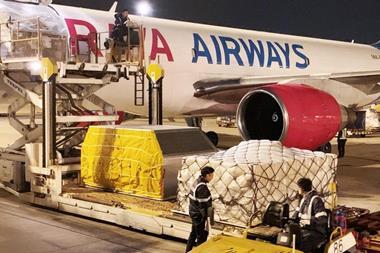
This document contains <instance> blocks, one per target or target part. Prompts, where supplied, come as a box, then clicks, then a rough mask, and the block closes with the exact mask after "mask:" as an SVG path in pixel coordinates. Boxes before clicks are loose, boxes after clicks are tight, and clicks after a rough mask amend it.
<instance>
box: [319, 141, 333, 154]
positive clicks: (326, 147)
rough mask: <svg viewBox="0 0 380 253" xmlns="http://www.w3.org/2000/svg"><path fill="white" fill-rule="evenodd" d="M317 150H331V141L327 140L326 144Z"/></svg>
mask: <svg viewBox="0 0 380 253" xmlns="http://www.w3.org/2000/svg"><path fill="white" fill-rule="evenodd" d="M317 151H321V152H323V153H331V151H332V147H331V143H330V142H327V143H326V144H324V145H322V146H320V147H319V148H318V149H317Z"/></svg>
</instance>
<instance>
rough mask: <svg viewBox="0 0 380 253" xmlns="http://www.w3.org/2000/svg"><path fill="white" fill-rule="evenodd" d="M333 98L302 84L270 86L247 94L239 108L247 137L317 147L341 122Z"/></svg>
mask: <svg viewBox="0 0 380 253" xmlns="http://www.w3.org/2000/svg"><path fill="white" fill-rule="evenodd" d="M342 118H343V116H342V112H341V107H340V105H339V104H338V103H337V101H336V100H335V98H334V97H332V96H331V95H330V94H328V93H326V92H323V91H321V90H317V89H314V88H312V87H310V86H307V85H302V84H286V85H278V84H274V85H268V86H265V87H263V88H261V89H257V90H254V91H252V92H250V93H248V94H246V95H245V96H244V97H243V99H242V100H241V102H240V104H239V107H238V110H237V123H238V128H239V131H240V133H241V135H242V136H243V138H244V139H246V140H249V139H269V140H279V141H281V142H282V143H283V144H284V145H285V146H287V147H297V148H302V149H310V150H315V149H317V148H318V147H320V146H321V145H323V144H325V143H327V142H328V141H330V140H331V139H332V138H333V137H334V136H335V134H336V133H337V131H339V129H340V127H341V125H342V122H343V120H342Z"/></svg>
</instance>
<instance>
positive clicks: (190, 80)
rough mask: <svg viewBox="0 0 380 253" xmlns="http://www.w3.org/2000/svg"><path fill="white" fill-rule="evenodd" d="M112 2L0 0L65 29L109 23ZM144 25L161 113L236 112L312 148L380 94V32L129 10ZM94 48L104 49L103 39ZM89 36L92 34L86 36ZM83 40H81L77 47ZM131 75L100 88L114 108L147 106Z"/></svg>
mask: <svg viewBox="0 0 380 253" xmlns="http://www.w3.org/2000/svg"><path fill="white" fill-rule="evenodd" d="M114 7H115V6H113V8H111V10H110V11H99V10H92V9H84V8H77V7H70V6H63V5H55V4H50V5H41V4H40V5H38V4H36V5H35V4H25V3H18V2H14V1H4V0H1V1H0V17H1V19H2V20H1V21H2V22H3V21H4V20H7V19H9V17H11V19H18V18H25V17H33V16H39V17H40V18H41V19H42V21H43V22H45V24H48V27H47V28H48V29H51V30H54V31H56V32H61V33H62V34H63V35H65V36H67V38H69V39H70V38H75V37H79V36H80V37H81V38H87V37H88V38H90V37H89V36H91V34H94V33H108V34H109V31H110V30H112V27H113V24H114V11H115V8H114ZM130 18H131V20H132V21H133V22H135V23H137V24H139V25H142V27H143V28H144V29H143V30H144V40H143V48H144V61H145V63H146V65H147V64H148V63H152V62H159V64H160V65H161V66H162V67H163V68H164V70H165V78H164V82H163V83H164V84H163V87H164V88H163V96H164V98H163V101H164V104H163V109H164V116H165V117H178V116H181V117H206V116H217V115H218V116H219V115H233V114H236V117H237V125H238V129H239V131H240V133H241V135H242V137H243V138H244V139H270V140H280V141H281V142H282V143H283V144H284V145H286V146H288V147H297V148H306V149H311V150H315V149H317V148H318V147H320V146H321V145H324V144H325V143H327V142H329V141H330V140H331V139H332V138H333V137H334V136H335V134H336V133H337V131H339V130H340V129H342V128H344V127H346V126H347V125H348V124H352V123H353V121H355V111H359V110H361V109H362V108H363V107H365V106H368V105H370V104H373V103H376V102H377V101H379V99H380V42H379V43H375V44H373V45H364V44H357V43H349V42H341V41H331V40H324V39H315V38H306V37H299V36H290V35H282V34H274V33H268V32H261V31H251V30H243V29H234V28H227V27H219V26H212V25H204V24H195V23H188V22H180V21H173V20H166V19H158V18H152V17H142V16H134V15H131V16H130ZM105 37H107V36H104V38H103V39H102V41H101V43H97V44H95V43H88V45H87V50H88V51H90V53H92V54H94V55H97V56H98V57H103V56H104V54H103V53H102V50H100V49H99V48H98V45H102V44H103V43H104V41H103V40H105V39H106V38H105ZM88 41H91V39H89V40H88ZM78 50H79V49H78ZM133 89H134V85H133V83H132V81H127V80H120V81H119V82H115V83H112V84H111V85H108V86H106V87H104V88H102V89H101V90H99V91H98V92H97V95H98V96H100V97H101V98H103V99H104V100H106V101H109V102H110V103H111V104H113V105H114V106H115V107H116V109H117V110H119V111H125V112H129V113H133V114H137V115H146V114H147V109H146V107H144V106H136V105H135V104H134V91H133Z"/></svg>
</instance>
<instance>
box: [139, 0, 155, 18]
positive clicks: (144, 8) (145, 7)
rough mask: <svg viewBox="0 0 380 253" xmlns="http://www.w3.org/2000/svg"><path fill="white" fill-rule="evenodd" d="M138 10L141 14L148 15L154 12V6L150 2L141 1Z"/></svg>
mask: <svg viewBox="0 0 380 253" xmlns="http://www.w3.org/2000/svg"><path fill="white" fill-rule="evenodd" d="M137 12H138V13H139V14H140V15H141V16H146V15H149V14H150V13H151V12H152V7H151V6H150V4H149V3H148V2H140V3H138V4H137Z"/></svg>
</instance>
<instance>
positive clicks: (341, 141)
mask: <svg viewBox="0 0 380 253" xmlns="http://www.w3.org/2000/svg"><path fill="white" fill-rule="evenodd" d="M346 142H347V129H346V128H344V129H342V130H340V131H339V133H338V153H339V154H338V158H342V157H344V153H345V151H346Z"/></svg>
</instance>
